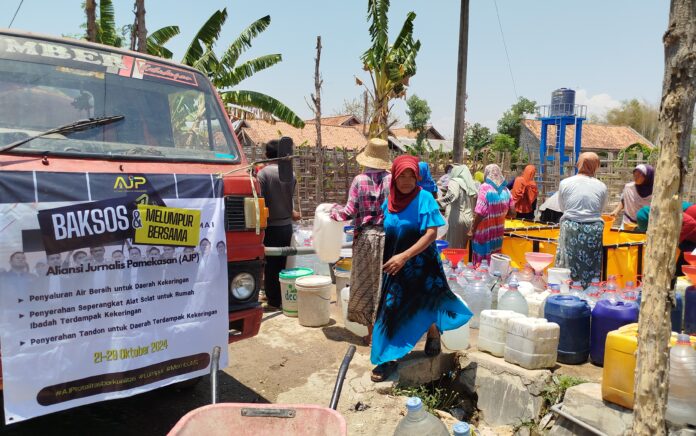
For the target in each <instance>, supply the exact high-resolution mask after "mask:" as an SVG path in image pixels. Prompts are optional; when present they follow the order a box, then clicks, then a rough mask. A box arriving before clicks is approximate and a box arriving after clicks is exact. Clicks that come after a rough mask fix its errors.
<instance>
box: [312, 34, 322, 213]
mask: <svg viewBox="0 0 696 436" xmlns="http://www.w3.org/2000/svg"><path fill="white" fill-rule="evenodd" d="M320 60H321V36H317V57H316V58H315V59H314V61H315V62H314V94H312V102H313V103H314V124H315V127H316V129H317V143H316V147H317V151H318V152H319V153H318V154H319V156H318V157H319V159H318V162H319V165H318V166H317V186H316V192H315V195H314V198H315V199H316V201H317V203H320V202H322V200H323V199H324V147H323V145H322V143H321V84H322V83H323V80H321V74H320V73H319V62H320Z"/></svg>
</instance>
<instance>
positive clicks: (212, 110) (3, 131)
mask: <svg viewBox="0 0 696 436" xmlns="http://www.w3.org/2000/svg"><path fill="white" fill-rule="evenodd" d="M114 115H116V116H114ZM77 120H80V121H79V122H77V123H76V122H75V121H77ZM34 137H36V138H34ZM29 138H32V139H31V140H30V141H27V142H22V140H24V139H29ZM18 142H22V144H21V145H18V146H10V147H8V144H17V143H18ZM246 165H247V162H246V159H245V157H244V154H243V152H242V148H241V146H240V144H239V141H238V139H237V138H236V137H235V134H234V130H233V128H232V124H231V122H230V119H229V117H228V116H227V115H226V111H225V108H224V105H223V103H222V101H221V99H220V97H219V96H218V94H217V93H216V90H215V89H214V88H213V86H212V84H211V83H210V81H209V80H208V79H207V77H205V76H204V75H203V74H201V73H200V72H199V71H197V70H195V69H193V68H190V67H187V66H184V65H180V64H177V63H173V62H169V61H167V60H164V59H160V58H157V57H153V56H149V55H144V54H141V53H135V52H131V51H128V50H121V49H118V48H114V47H107V46H102V45H99V44H93V43H89V42H86V41H79V40H73V39H65V38H53V37H48V36H39V35H35V34H30V33H24V32H15V31H7V30H0V176H1V177H5V178H6V179H8V178H9V179H10V180H11V179H12V177H17V178H18V180H19V179H20V178H22V177H26V175H27V174H30V175H31V177H33V178H34V183H39V182H37V180H39V181H40V180H41V179H42V178H43V179H46V178H47V177H48V176H47V175H48V174H49V173H51V174H55V173H61V174H63V176H65V173H70V174H73V175H74V177H67V178H65V177H64V179H60V178H51V179H50V180H48V181H46V180H45V182H44V183H45V184H46V183H47V185H48V186H49V188H47V189H43V190H41V189H39V188H37V192H39V194H36V195H37V197H38V196H39V195H41V196H43V198H44V199H45V198H47V196H48V197H50V195H51V192H52V189H55V190H57V191H60V190H61V188H63V189H73V188H69V186H71V184H73V183H74V181H75V180H77V179H79V180H82V178H84V176H85V174H86V175H87V182H86V183H87V191H90V192H89V193H90V196H94V195H95V192H94V190H95V189H100V188H99V186H97V185H98V183H96V182H95V180H100V181H101V182H100V183H101V184H102V185H104V186H107V188H108V189H123V190H128V189H134V188H137V187H138V185H139V184H142V183H145V182H146V181H148V180H149V179H152V180H151V181H152V182H153V183H155V181H156V179H157V178H158V177H159V176H162V177H164V175H167V176H172V175H173V176H174V178H175V179H176V180H177V186H180V188H179V189H183V187H184V186H185V185H186V184H187V183H188V184H195V183H209V181H210V180H211V175H215V174H219V175H222V177H223V185H224V188H223V194H222V195H223V196H224V204H225V215H224V222H225V234H226V243H227V271H228V283H227V289H215V291H216V292H228V294H229V330H230V332H229V342H233V341H237V340H241V339H244V338H248V337H251V336H254V335H256V334H257V333H258V331H259V325H260V322H261V315H262V310H261V307H260V306H259V303H258V292H259V286H260V280H261V272H262V268H263V262H264V247H263V236H264V234H263V229H264V228H265V225H266V216H267V209H266V208H265V206H264V203H263V199H262V198H259V197H258V193H259V192H260V191H259V186H258V182H257V181H256V180H255V179H254V178H253V177H251V176H250V175H249V173H248V172H247V171H245V170H244V167H245V166H246ZM235 170H236V171H235ZM42 176H43V177H42ZM9 186H13V185H12V184H10V185H9ZM17 186H18V188H17V189H18V191H19V186H20V185H19V184H18V185H17ZM9 191H12V189H10V190H9ZM63 194H64V192H63ZM24 195H25V193H23V192H3V193H2V194H0V196H4V200H3V203H5V204H7V203H11V202H12V201H13V200H14V201H17V202H19V201H21V198H22V197H23V196H24ZM75 195H76V199H78V200H79V198H78V197H79V195H78V194H75ZM30 200H31V199H30ZM36 201H39V200H36ZM5 255H6V254H5ZM1 388H2V378H1V377H0V389H1Z"/></svg>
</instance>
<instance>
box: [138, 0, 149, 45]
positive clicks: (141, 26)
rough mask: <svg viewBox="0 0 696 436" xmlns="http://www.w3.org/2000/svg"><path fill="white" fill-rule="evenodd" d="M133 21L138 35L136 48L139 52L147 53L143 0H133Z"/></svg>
mask: <svg viewBox="0 0 696 436" xmlns="http://www.w3.org/2000/svg"><path fill="white" fill-rule="evenodd" d="M135 21H136V22H137V23H138V25H137V28H136V34H137V36H138V46H137V49H138V51H139V52H140V53H147V28H146V27H145V0H135Z"/></svg>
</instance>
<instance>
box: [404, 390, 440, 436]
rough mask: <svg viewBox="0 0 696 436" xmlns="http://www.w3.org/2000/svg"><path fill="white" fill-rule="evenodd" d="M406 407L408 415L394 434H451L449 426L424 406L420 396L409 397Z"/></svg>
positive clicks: (434, 435) (405, 435)
mask: <svg viewBox="0 0 696 436" xmlns="http://www.w3.org/2000/svg"><path fill="white" fill-rule="evenodd" d="M406 409H407V413H406V416H404V417H403V418H401V421H399V425H397V426H396V430H395V431H394V436H425V435H428V436H450V433H449V430H447V426H446V425H445V424H444V423H443V422H442V421H440V420H439V419H437V418H436V417H435V416H433V415H431V414H430V413H428V412H427V411H426V410H425V409H424V408H423V402H422V401H421V399H420V398H418V397H411V398H409V399H408V400H407V401H406Z"/></svg>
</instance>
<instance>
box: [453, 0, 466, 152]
mask: <svg viewBox="0 0 696 436" xmlns="http://www.w3.org/2000/svg"><path fill="white" fill-rule="evenodd" d="M461 3H462V5H461V11H460V13H459V61H458V62H457V96H456V103H455V108H454V138H453V139H454V144H453V148H452V154H453V156H452V160H453V161H454V162H455V163H461V162H462V154H463V153H462V151H463V148H464V134H465V132H466V121H465V117H466V63H467V57H468V52H469V0H461Z"/></svg>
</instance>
